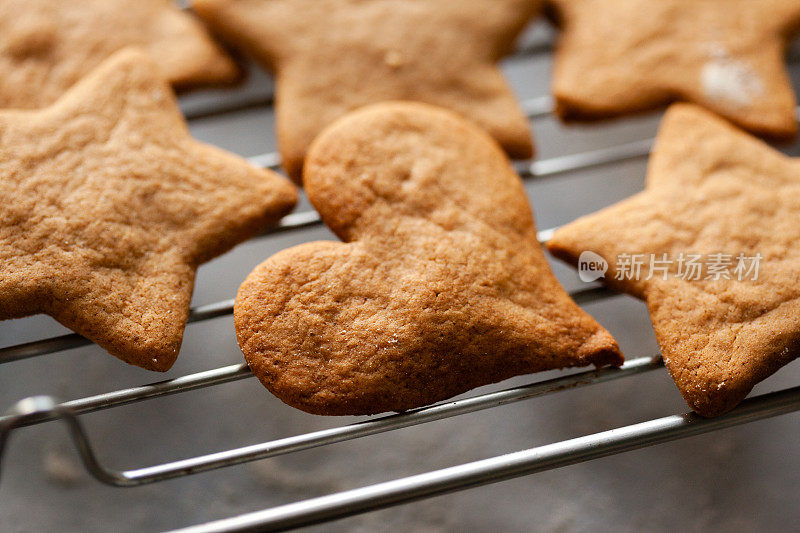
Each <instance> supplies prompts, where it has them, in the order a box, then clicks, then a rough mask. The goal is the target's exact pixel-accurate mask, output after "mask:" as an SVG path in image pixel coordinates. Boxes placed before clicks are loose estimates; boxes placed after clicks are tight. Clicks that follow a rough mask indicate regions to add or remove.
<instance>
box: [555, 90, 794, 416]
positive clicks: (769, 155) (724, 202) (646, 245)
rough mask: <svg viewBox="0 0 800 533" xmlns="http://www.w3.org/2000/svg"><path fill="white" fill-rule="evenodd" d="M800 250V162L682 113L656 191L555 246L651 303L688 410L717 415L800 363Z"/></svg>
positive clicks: (674, 122)
mask: <svg viewBox="0 0 800 533" xmlns="http://www.w3.org/2000/svg"><path fill="white" fill-rule="evenodd" d="M799 243H800V161H798V160H796V159H789V158H788V157H786V156H784V155H783V154H781V153H779V152H777V151H775V150H773V149H772V148H770V147H769V146H768V145H766V144H764V143H763V142H761V141H759V140H757V139H755V138H753V137H750V136H748V135H747V134H745V133H743V132H742V131H740V130H738V129H736V128H734V127H733V126H731V125H729V124H728V123H726V122H725V121H723V120H722V119H719V118H717V117H716V116H714V115H712V114H711V113H709V112H707V111H704V110H702V109H700V108H698V107H696V106H692V105H689V104H676V105H674V106H673V107H671V108H670V109H669V110H668V111H667V114H666V116H665V118H664V122H663V123H662V125H661V130H660V132H659V134H658V139H657V141H656V145H655V151H654V153H653V155H652V157H651V159H650V166H649V170H648V174H647V188H646V190H645V191H644V192H642V193H639V194H637V195H635V196H633V197H631V198H629V199H627V200H624V201H622V202H620V203H619V204H617V205H614V206H612V207H609V208H607V209H604V210H602V211H600V212H598V213H596V214H593V215H589V216H587V217H584V218H581V219H579V220H577V221H576V222H573V223H571V224H568V225H567V226H564V227H562V228H561V229H559V230H558V231H556V232H555V235H554V236H553V238H552V239H551V240H550V241H549V242H548V243H547V247H548V248H549V250H550V252H552V253H553V255H555V256H556V257H560V258H562V259H564V260H566V261H568V262H570V263H573V264H576V263H578V262H579V259H580V254H581V253H582V252H584V251H591V252H595V253H598V254H599V255H601V256H602V257H603V258H605V259H606V260H607V261H608V264H609V268H608V272H607V273H606V276H605V281H606V282H607V283H608V284H609V285H611V286H613V287H615V288H617V289H619V290H622V291H625V292H628V293H630V294H633V295H634V296H637V297H639V298H642V299H644V300H646V302H647V306H648V308H649V310H650V314H651V318H652V321H653V325H654V327H655V332H656V337H657V338H658V342H659V344H660V346H661V351H662V353H663V355H664V362H665V363H666V365H667V368H669V371H670V373H671V374H672V377H673V378H674V379H675V383H677V385H678V388H679V389H680V391H681V393H682V394H683V396H684V398H685V399H686V401H687V402H688V403H689V405H690V406H691V407H692V409H694V410H695V411H696V412H697V413H699V414H701V415H704V416H715V415H719V414H721V413H724V412H725V411H728V410H730V409H731V408H733V407H734V406H735V405H736V404H738V403H739V402H740V401H741V400H742V399H743V398H744V397H745V396H746V395H747V394H748V393H749V392H750V390H751V389H752V388H753V386H754V385H755V384H756V383H758V382H759V381H761V380H763V379H764V378H766V377H767V376H769V375H770V374H772V373H773V372H775V371H776V370H777V369H778V368H780V367H781V366H782V365H785V364H786V363H788V362H789V361H791V360H792V359H794V358H796V357H797V355H798V348H800V320H798V318H799V317H800V246H799V245H798V244H799ZM637 257H638V261H637ZM693 265H694V266H693Z"/></svg>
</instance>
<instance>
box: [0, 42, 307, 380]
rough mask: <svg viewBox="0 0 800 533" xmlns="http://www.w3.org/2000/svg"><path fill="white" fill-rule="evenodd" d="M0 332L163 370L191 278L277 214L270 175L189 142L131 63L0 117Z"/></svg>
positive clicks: (144, 63)
mask: <svg viewBox="0 0 800 533" xmlns="http://www.w3.org/2000/svg"><path fill="white" fill-rule="evenodd" d="M0 140H2V142H0V198H2V202H0V319H7V318H15V317H22V316H26V315H31V314H34V313H47V314H49V315H52V316H53V317H54V318H55V319H56V320H58V321H59V322H61V323H62V324H64V325H65V326H67V327H69V328H70V329H72V330H74V331H76V332H77V333H80V334H81V335H84V336H86V337H88V338H89V339H91V340H93V341H95V342H96V343H97V344H99V345H100V346H102V347H104V348H105V349H107V350H108V351H109V352H110V353H112V354H113V355H115V356H117V357H119V358H120V359H122V360H124V361H126V362H128V363H131V364H135V365H137V366H141V367H143V368H147V369H151V370H167V369H169V367H170V366H171V365H172V363H173V362H174V361H175V358H176V357H177V355H178V350H179V348H180V344H181V339H182V336H183V329H184V326H185V323H186V319H187V316H188V313H189V300H190V298H191V294H192V283H193V279H194V271H195V267H196V266H197V265H198V264H199V263H201V262H204V261H207V260H208V259H210V258H211V257H214V256H216V255H219V254H221V253H223V252H225V251H226V250H228V249H229V248H231V247H232V246H234V245H235V244H237V243H239V242H241V241H242V240H244V239H246V238H248V237H250V236H252V235H253V234H255V233H256V232H258V231H260V230H262V229H264V228H265V227H266V226H267V225H269V224H271V223H273V222H275V221H276V220H277V219H278V218H279V217H280V216H282V215H283V214H284V213H286V212H287V211H289V210H290V209H291V207H292V206H293V205H294V203H295V201H296V191H295V190H294V187H292V186H291V184H289V182H287V181H286V180H284V179H283V178H281V177H280V176H278V175H277V174H275V173H273V172H269V171H264V170H260V169H256V168H253V167H252V166H250V165H249V164H247V162H245V161H244V160H242V159H240V158H238V157H236V156H234V155H232V154H229V153H226V152H223V151H222V150H219V149H217V148H215V147H212V146H207V145H204V144H201V143H199V142H197V141H195V140H194V139H192V138H191V137H190V136H189V133H188V130H187V128H186V125H185V123H184V121H183V118H182V117H181V114H180V111H179V110H178V107H177V104H176V102H175V99H174V96H173V94H172V91H171V89H170V87H169V86H168V85H167V84H166V82H164V81H162V79H161V78H160V77H159V76H158V66H157V65H156V64H155V62H154V61H153V60H152V59H150V58H149V56H147V55H146V54H144V52H140V51H136V50H130V49H128V50H124V51H121V52H118V53H117V54H115V55H114V56H113V57H112V58H110V59H109V60H108V61H107V62H105V63H103V64H102V65H101V66H100V67H98V68H97V69H96V70H95V71H93V72H92V73H91V74H90V75H89V76H87V77H86V78H85V79H84V80H82V81H81V82H80V83H79V84H78V85H76V86H75V87H73V88H72V89H70V90H69V91H68V92H67V94H66V95H65V96H64V97H63V98H62V99H60V100H59V101H58V102H57V103H56V104H54V105H53V106H51V107H49V108H46V109H42V110H37V111H4V112H0Z"/></svg>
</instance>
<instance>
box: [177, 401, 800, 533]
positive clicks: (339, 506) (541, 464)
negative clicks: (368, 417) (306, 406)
mask: <svg viewBox="0 0 800 533" xmlns="http://www.w3.org/2000/svg"><path fill="white" fill-rule="evenodd" d="M795 411H800V387H794V388H791V389H786V390H783V391H779V392H773V393H769V394H763V395H761V396H757V397H754V398H750V399H748V400H745V401H744V402H742V403H741V404H740V405H739V407H737V408H736V410H734V411H731V412H729V413H727V414H725V415H722V416H719V417H716V418H702V417H700V416H697V415H695V414H694V413H688V414H684V415H672V416H667V417H663V418H658V419H655V420H648V421H646V422H641V423H638V424H633V425H630V426H624V427H620V428H616V429H611V430H608V431H603V432H601V433H595V434H593V435H586V436H583V437H577V438H574V439H570V440H564V441H561V442H556V443H553V444H547V445H545V446H539V447H536V448H530V449H528V450H522V451H519V452H515V453H509V454H506V455H500V456H497V457H492V458H489V459H483V460H481V461H475V462H472V463H465V464H462V465H458V466H453V467H450V468H444V469H441V470H435V471H433V472H427V473H424V474H418V475H415V476H410V477H405V478H401V479H395V480H393V481H387V482H384V483H378V484H375V485H370V486H367V487H362V488H358V489H353V490H348V491H344V492H339V493H335V494H330V495H328V496H322V497H319V498H312V499H308V500H303V501H299V502H296V503H291V504H288V505H283V506H280V507H274V508H272V509H266V510H263V511H257V512H254V513H247V514H243V515H239V516H236V517H233V518H227V519H223V520H217V521H214V522H208V523H206V524H201V525H197V526H193V527H188V528H184V529H180V530H176V531H180V532H182V533H234V532H246V531H285V530H287V529H293V528H297V527H302V526H308V525H313V524H318V523H321V522H327V521H330V520H336V519H338V518H345V517H347V516H352V515H354V514H359V513H364V512H367V511H374V510H377V509H383V508H386V507H391V506H394V505H400V504H403V503H409V502H413V501H417V500H421V499H425V498H431V497H433V496H439V495H442V494H447V493H450V492H456V491H460V490H465V489H469V488H473V487H479V486H482V485H488V484H490V483H497V482H499V481H505V480H508V479H513V478H515V477H520V476H525V475H529V474H534V473H537V472H543V471H545V470H552V469H555V468H560V467H562V466H568V465H573V464H576V463H581V462H585V461H591V460H592V459H599V458H601V457H607V456H609V455H615V454H619V453H623V452H628V451H632V450H636V449H639V448H644V447H647V446H653V445H655V444H661V443H665V442H669V441H673V440H678V439H684V438H687V437H691V436H694V435H700V434H702V433H708V432H711V431H717V430H721V429H725V428H729V427H733V426H737V425H740V424H746V423H748V422H755V421H757V420H763V419H765V418H771V417H775V416H779V415H783V414H787V413H792V412H795Z"/></svg>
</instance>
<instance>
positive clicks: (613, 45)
mask: <svg viewBox="0 0 800 533" xmlns="http://www.w3.org/2000/svg"><path fill="white" fill-rule="evenodd" d="M550 1H551V3H552V4H553V5H554V7H555V8H556V9H555V18H556V20H557V22H558V24H559V25H560V26H561V30H562V33H561V37H560V39H559V41H558V49H557V51H556V58H555V65H554V72H553V94H554V96H555V99H556V109H557V111H558V113H559V115H561V117H562V118H565V119H567V120H570V119H578V120H593V119H600V118H607V117H614V116H618V115H622V114H626V113H632V112H638V111H645V110H650V109H653V108H657V107H661V106H663V105H665V104H668V103H669V102H672V101H676V100H683V101H689V102H694V103H697V104H699V105H702V106H703V107H705V108H707V109H710V110H712V111H714V112H715V113H717V114H719V115H721V116H723V117H725V118H727V119H728V120H730V121H732V122H734V123H735V124H737V125H739V126H740V127H742V128H744V129H747V130H749V131H751V132H753V133H755V134H757V135H762V136H766V137H769V138H774V139H789V138H792V137H794V135H795V134H796V132H797V119H796V114H795V105H796V102H795V97H794V91H793V90H792V86H791V84H790V81H789V77H788V75H787V73H786V70H785V68H784V66H783V55H784V51H785V48H786V46H787V44H788V43H789V41H790V39H791V37H792V36H793V35H794V34H795V33H796V31H797V30H798V28H800V0H765V1H758V2H754V1H752V0H703V1H701V2H698V1H694V0H658V1H655V2H654V1H652V0H550Z"/></svg>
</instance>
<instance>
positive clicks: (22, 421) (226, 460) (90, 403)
mask: <svg viewBox="0 0 800 533" xmlns="http://www.w3.org/2000/svg"><path fill="white" fill-rule="evenodd" d="M233 366H234V367H238V368H230V372H227V373H220V374H219V375H217V376H214V379H213V380H209V379H207V378H208V376H202V377H200V376H198V379H196V380H194V381H193V380H192V379H191V377H188V376H187V378H184V381H183V382H181V383H178V384H176V383H174V380H173V381H172V382H163V383H156V384H153V385H150V386H145V387H137V388H135V389H129V390H128V391H118V392H115V393H110V394H103V395H99V396H94V397H90V398H84V399H83V400H76V401H72V402H65V403H58V402H57V401H56V400H55V399H54V398H52V397H50V396H34V397H31V398H26V399H24V400H21V401H20V402H18V403H17V404H16V405H15V406H13V407H12V408H11V410H10V411H9V412H8V414H7V415H6V416H4V417H3V418H2V419H0V460H2V451H3V448H4V446H5V443H6V442H7V440H8V438H9V436H10V433H11V431H12V430H14V429H16V428H19V427H23V426H30V425H34V424H37V423H41V422H45V421H49V420H57V419H61V420H63V421H64V422H65V423H66V424H67V426H68V428H69V431H70V436H71V437H72V440H73V442H74V443H75V447H76V448H77V449H78V452H79V454H80V456H81V459H82V461H83V463H84V465H85V466H86V469H87V470H88V471H89V472H90V473H91V474H92V475H93V476H94V477H95V478H97V479H98V480H100V481H102V482H104V483H107V484H110V485H115V486H119V487H133V486H138V485H144V484H149V483H154V482H157V481H163V480H166V479H172V478H175V477H181V476H186V475H189V474H196V473H199V472H206V471H209V470H215V469H217V468H223V467H227V466H232V465H236V464H241V463H244V462H249V461H256V460H259V459H265V458H268V457H276V456H278V455H285V454H288V453H294V452H298V451H301V450H308V449H310V448H316V447H319V446H325V445H328V444H333V443H337V442H343V441H346V440H351V439H355V438H359V437H365V436H368V435H375V434H378V433H384V432H386V431H392V430H395V429H400V428H405V427H410V426H415V425H418V424H423V423H426V422H432V421H434V420H441V419H443V418H449V417H453V416H458V415H462V414H466V413H471V412H475V411H480V410H483V409H488V408H491V407H496V406H499V405H507V404H510V403H514V402H518V401H522V400H528V399H531V398H536V397H539V396H544V395H547V394H552V393H554V392H559V391H562V390H567V389H572V388H578V387H583V386H587V385H593V384H596V383H603V382H606V381H611V380H614V379H619V378H621V377H625V376H630V375H634V374H639V373H642V372H647V371H650V370H654V369H656V368H660V367H661V366H662V365H661V359H660V358H658V357H655V358H649V357H642V358H639V359H634V360H632V361H629V362H627V363H626V364H625V365H623V366H622V367H621V368H601V369H597V370H592V371H585V372H580V373H577V374H570V375H567V376H562V377H559V378H555V379H551V380H547V381H541V382H535V383H532V384H529V385H525V386H521V387H514V388H511V389H506V390H502V391H499V392H492V393H488V394H483V395H480V396H475V397H472V398H466V399H463V400H455V401H451V402H445V403H441V404H436V405H432V406H428V407H423V408H419V409H415V410H412V411H408V412H405V413H400V414H395V415H388V416H383V417H379V418H376V419H374V420H367V421H365V422H358V423H355V424H350V425H347V426H340V427H336V428H332V429H326V430H322V431H316V432H313V433H307V434H305V435H298V436H295V437H289V438H285V439H279V440H274V441H270V442H265V443H261V444H255V445H252V446H244V447H241V448H235V449H232V450H226V451H222V452H216V453H212V454H208V455H202V456H198V457H192V458H190V459H183V460H180V461H174V462H170V463H164V464H161V465H156V466H151V467H146V468H139V469H136V470H127V471H117V470H112V469H109V468H106V467H104V466H103V465H101V464H100V463H99V462H98V461H97V459H96V457H95V454H94V450H93V448H92V446H91V442H90V440H89V438H88V437H87V435H86V432H85V431H84V429H83V426H82V424H81V423H80V421H79V420H78V418H77V415H79V414H84V413H89V412H93V411H98V410H101V409H108V408H111V407H116V406H118V405H124V404H127V403H132V402H135V401H141V400H146V399H148V398H152V397H155V394H151V393H155V392H156V391H157V390H159V389H161V390H162V391H165V392H163V394H172V393H176V392H184V391H186V390H194V389H197V388H200V387H201V386H209V385H216V384H219V383H225V382H228V381H233V380H235V379H240V378H242V377H247V375H249V371H247V372H245V369H246V368H247V367H246V365H233ZM201 380H202V384H201ZM142 389H144V390H142ZM163 394H162V395H163Z"/></svg>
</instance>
